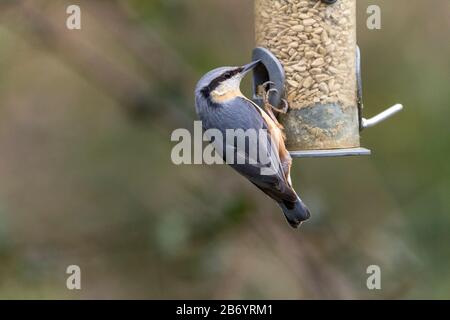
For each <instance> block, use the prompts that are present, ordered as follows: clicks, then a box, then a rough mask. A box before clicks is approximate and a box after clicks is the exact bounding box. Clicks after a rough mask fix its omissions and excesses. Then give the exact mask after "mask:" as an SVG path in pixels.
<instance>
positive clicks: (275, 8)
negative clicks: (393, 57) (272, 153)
mask: <svg viewBox="0 0 450 320" xmlns="http://www.w3.org/2000/svg"><path fill="white" fill-rule="evenodd" d="M355 9H356V0H338V1H337V2H336V3H335V4H332V5H327V4H325V3H322V2H321V1H320V0H308V1H306V0H256V1H255V10H256V43H257V46H258V47H265V48H267V49H269V50H270V51H271V52H272V53H273V54H274V55H275V56H276V57H277V58H278V59H279V60H280V61H281V63H282V65H283V67H284V69H285V73H286V98H287V100H288V103H289V106H290V111H289V112H288V114H286V115H281V116H280V121H281V122H282V123H283V125H284V127H285V131H286V135H287V138H288V139H287V144H288V148H289V149H290V150H307V149H314V150H317V149H333V148H352V147H359V129H358V109H357V103H356V100H357V99H356V75H355V73H356V70H355V69H356V67H355V65H356V60H355V59H356V58H355V53H356V21H355V20H356V18H355V11H356V10H355Z"/></svg>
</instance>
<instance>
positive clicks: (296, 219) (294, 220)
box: [278, 196, 311, 228]
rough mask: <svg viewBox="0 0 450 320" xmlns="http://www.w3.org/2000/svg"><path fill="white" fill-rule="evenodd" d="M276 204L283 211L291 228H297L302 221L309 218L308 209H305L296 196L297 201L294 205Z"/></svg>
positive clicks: (290, 203)
mask: <svg viewBox="0 0 450 320" xmlns="http://www.w3.org/2000/svg"><path fill="white" fill-rule="evenodd" d="M278 204H279V205H280V207H281V209H282V210H283V213H284V215H285V216H286V219H287V221H288V222H289V224H290V225H291V227H293V228H298V227H299V226H300V224H301V223H302V222H303V221H305V220H308V219H309V217H310V216H311V213H310V212H309V209H308V207H306V205H305V204H304V203H303V201H302V200H301V199H300V198H299V197H298V196H297V201H296V202H294V203H292V202H289V203H286V202H279V203H278Z"/></svg>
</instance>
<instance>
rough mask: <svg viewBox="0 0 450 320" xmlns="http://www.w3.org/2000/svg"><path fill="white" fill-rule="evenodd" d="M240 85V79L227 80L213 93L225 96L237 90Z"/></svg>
mask: <svg viewBox="0 0 450 320" xmlns="http://www.w3.org/2000/svg"><path fill="white" fill-rule="evenodd" d="M240 84H241V79H240V78H238V77H233V78H231V79H228V80H226V81H224V82H222V83H221V84H220V85H219V86H218V87H217V89H216V90H214V91H216V93H217V94H218V95H223V94H226V93H227V92H230V91H235V90H237V89H239V87H240Z"/></svg>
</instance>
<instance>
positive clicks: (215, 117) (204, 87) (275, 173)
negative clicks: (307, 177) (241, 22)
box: [195, 60, 311, 228]
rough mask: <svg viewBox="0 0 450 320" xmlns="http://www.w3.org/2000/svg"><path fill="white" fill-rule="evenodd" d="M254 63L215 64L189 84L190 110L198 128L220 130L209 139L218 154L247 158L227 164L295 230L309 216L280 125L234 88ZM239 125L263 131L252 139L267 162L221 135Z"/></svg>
mask: <svg viewBox="0 0 450 320" xmlns="http://www.w3.org/2000/svg"><path fill="white" fill-rule="evenodd" d="M260 63H261V61H259V60H257V61H253V62H251V63H249V64H246V65H243V66H240V67H220V68H216V69H214V70H212V71H209V72H208V73H206V74H205V75H204V76H203V77H202V78H201V79H200V80H199V81H198V83H197V85H196V88H195V109H196V113H197V115H198V117H199V118H200V121H201V123H202V128H203V130H204V131H206V130H209V129H215V130H219V132H221V133H222V134H223V137H224V138H223V140H222V141H214V139H212V141H210V142H211V143H213V144H214V145H215V148H217V149H220V150H218V152H219V154H220V155H221V156H222V157H223V159H236V158H237V157H239V156H242V155H243V156H244V158H246V160H248V161H245V163H242V162H238V163H236V162H233V161H232V162H231V163H230V161H228V162H227V164H228V165H230V166H231V167H232V168H233V169H234V170H236V171H237V172H238V173H239V174H241V175H242V176H244V177H245V178H247V179H248V180H249V181H250V182H251V183H252V184H254V185H255V186H256V187H257V188H258V189H260V190H261V191H262V192H264V193H265V194H266V195H268V196H269V197H270V198H272V199H273V200H275V201H276V203H277V204H278V205H279V207H280V208H281V210H282V211H283V213H284V215H285V217H286V220H287V222H288V223H289V225H290V226H291V227H293V228H298V227H299V226H300V225H301V224H302V222H303V221H305V220H308V219H309V218H310V215H311V214H310V211H309V209H308V207H307V206H306V205H305V204H304V203H303V201H302V200H301V199H300V197H299V196H298V195H297V193H296V192H295V190H294V188H293V187H292V181H291V176H290V169H291V165H292V158H291V157H290V155H289V152H288V150H287V148H286V145H285V136H284V133H283V127H282V126H281V125H280V124H279V123H278V121H277V119H276V117H275V116H274V115H273V113H272V112H271V111H270V110H268V109H267V108H264V109H265V110H264V109H263V108H261V107H260V106H258V105H257V104H256V103H254V102H253V101H252V100H250V99H248V98H247V97H245V96H244V95H243V94H242V92H241V89H240V84H241V80H242V79H243V78H244V77H245V75H246V74H248V73H249V72H250V71H251V70H253V69H254V68H255V67H257V66H258V65H259V64H260ZM275 110H277V109H275ZM239 129H241V130H244V131H245V130H249V129H251V130H258V131H259V130H265V132H267V134H266V135H265V136H260V135H258V136H257V138H256V144H257V146H258V148H261V149H262V150H263V151H262V152H263V156H267V160H264V161H262V157H261V156H259V155H260V154H259V153H258V157H257V158H256V159H254V158H253V159H250V158H251V156H250V152H249V145H248V144H245V147H244V149H243V147H242V145H241V146H238V144H237V142H236V140H235V139H233V140H232V141H230V140H229V139H228V140H227V139H226V138H225V137H226V135H227V131H228V130H239ZM248 140H249V139H246V141H247V142H248ZM230 153H231V158H229V157H230ZM250 160H253V162H252V161H250ZM264 168H265V169H267V168H272V171H269V172H268V173H264V174H263V173H262V169H264Z"/></svg>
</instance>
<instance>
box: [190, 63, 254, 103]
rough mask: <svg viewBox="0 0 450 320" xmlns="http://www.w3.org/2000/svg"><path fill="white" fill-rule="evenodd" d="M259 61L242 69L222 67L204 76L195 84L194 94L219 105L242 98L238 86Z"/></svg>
mask: <svg viewBox="0 0 450 320" xmlns="http://www.w3.org/2000/svg"><path fill="white" fill-rule="evenodd" d="M259 63H260V61H259V60H258V61H253V62H251V63H249V64H246V65H244V66H242V67H222V68H217V69H214V70H212V71H210V72H208V73H207V74H206V75H204V76H203V77H202V78H201V79H200V81H199V82H198V84H197V88H196V93H197V94H201V95H202V96H203V97H204V98H210V99H211V100H212V101H213V102H216V103H221V102H224V101H227V100H230V99H233V98H235V97H236V96H242V93H241V90H240V84H241V80H242V78H244V76H245V75H246V74H247V73H248V72H249V71H251V70H252V69H254V68H255V67H256V66H257V65H258V64H259Z"/></svg>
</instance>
